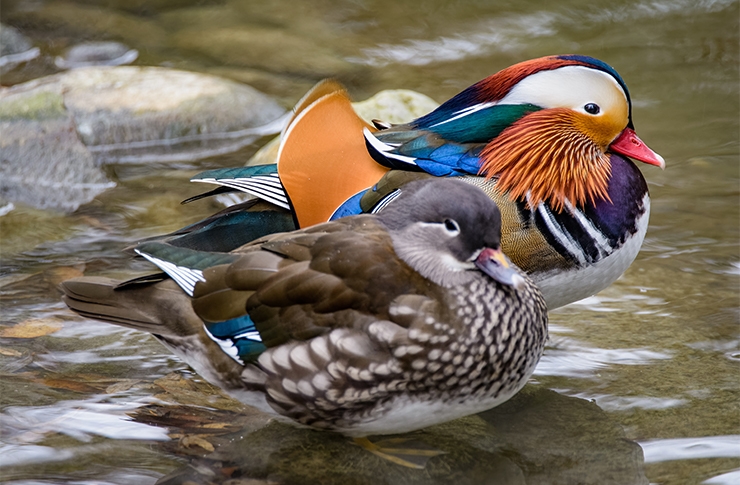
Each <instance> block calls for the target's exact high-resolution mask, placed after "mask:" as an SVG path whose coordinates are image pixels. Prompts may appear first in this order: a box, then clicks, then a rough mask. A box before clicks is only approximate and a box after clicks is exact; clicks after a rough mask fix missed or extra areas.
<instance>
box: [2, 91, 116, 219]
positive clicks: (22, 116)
mask: <svg viewBox="0 0 740 485" xmlns="http://www.w3.org/2000/svg"><path fill="white" fill-rule="evenodd" d="M0 132H2V133H3V137H2V142H0V196H2V197H4V198H5V199H7V200H8V201H16V202H23V203H26V204H28V205H32V206H34V207H38V208H41V209H58V210H62V211H73V210H75V209H77V207H79V206H80V204H84V203H86V202H89V201H90V200H92V198H93V197H95V196H96V195H97V194H99V193H100V192H102V191H104V190H105V189H107V188H109V187H112V186H114V185H115V184H113V183H112V182H110V181H109V180H108V179H107V177H106V176H105V175H104V174H103V172H102V171H101V170H100V169H99V168H98V167H97V166H96V164H95V162H94V160H93V156H92V154H91V153H90V152H89V151H88V150H87V148H86V147H85V145H83V144H82V142H81V141H80V139H79V137H78V136H77V132H76V130H75V124H74V121H73V119H72V116H71V115H70V113H69V112H68V111H67V110H66V109H65V107H64V99H63V95H62V89H61V86H59V85H53V84H52V85H43V86H39V87H35V88H31V89H28V86H26V89H22V88H20V89H9V90H4V91H2V92H0Z"/></svg>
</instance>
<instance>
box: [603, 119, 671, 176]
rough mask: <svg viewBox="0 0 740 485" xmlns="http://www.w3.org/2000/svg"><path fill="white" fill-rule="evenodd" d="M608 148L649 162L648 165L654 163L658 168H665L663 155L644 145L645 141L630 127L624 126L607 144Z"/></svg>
mask: <svg viewBox="0 0 740 485" xmlns="http://www.w3.org/2000/svg"><path fill="white" fill-rule="evenodd" d="M609 148H611V149H612V150H614V151H615V152H617V153H621V154H622V155H627V156H628V157H631V158H634V159H635V160H639V161H641V162H645V163H649V164H650V165H656V166H658V167H660V168H665V160H663V157H661V156H660V155H658V154H657V153H655V152H654V151H652V150H651V149H650V148H649V147H648V146H647V145H645V142H643V141H642V140H640V138H639V137H638V136H637V133H635V130H633V129H631V128H625V129H624V130H623V131H622V133H620V134H619V136H618V137H617V139H616V140H614V141H613V142H612V144H611V145H609Z"/></svg>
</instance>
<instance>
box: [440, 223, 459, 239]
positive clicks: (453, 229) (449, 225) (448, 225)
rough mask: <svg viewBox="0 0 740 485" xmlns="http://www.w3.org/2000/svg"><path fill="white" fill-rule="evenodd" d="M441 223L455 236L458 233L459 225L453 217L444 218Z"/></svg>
mask: <svg viewBox="0 0 740 485" xmlns="http://www.w3.org/2000/svg"><path fill="white" fill-rule="evenodd" d="M443 224H444V225H445V229H446V230H447V232H448V233H450V234H454V235H455V236H457V235H458V234H460V225H459V224H458V223H457V221H456V220H455V219H445V220H444V223H443Z"/></svg>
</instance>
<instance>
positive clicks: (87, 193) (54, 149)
mask: <svg viewBox="0 0 740 485" xmlns="http://www.w3.org/2000/svg"><path fill="white" fill-rule="evenodd" d="M284 111H285V110H284V109H283V108H282V107H281V106H279V105H278V104H277V103H276V102H275V101H273V100H272V99H270V98H268V97H267V96H265V95H263V94H261V93H259V92H258V91H256V90H254V89H252V88H250V87H249V86H245V85H241V84H238V83H235V82H232V81H228V80H224V79H220V78H217V77H214V76H208V75H203V74H196V73H190V72H184V71H176V70H171V69H164V68H157V67H92V68H81V69H75V70H73V71H69V72H67V73H63V74H58V75H55V76H50V77H47V78H42V79H39V80H35V81H31V82H28V83H25V84H21V85H18V86H14V87H12V88H6V89H0V130H2V133H3V137H2V141H1V142H0V195H2V196H3V197H5V198H6V199H7V200H8V201H10V202H12V201H20V202H24V203H26V204H29V205H32V206H35V207H39V208H54V209H59V210H63V211H73V210H75V209H76V208H77V207H78V206H79V205H80V204H83V203H86V202H88V201H90V200H91V199H92V198H93V197H95V196H96V195H97V194H98V193H100V192H101V191H103V190H105V189H106V188H108V187H111V186H113V185H114V184H113V183H112V182H110V181H109V180H108V179H107V177H106V176H105V175H104V173H103V171H102V170H101V169H100V165H102V164H104V163H123V162H133V163H144V162H152V161H157V162H159V161H165V162H167V161H179V160H197V159H200V158H204V157H207V156H213V155H216V154H221V153H229V152H232V151H235V150H237V149H239V148H241V147H243V146H245V145H247V144H249V143H251V142H253V141H254V140H255V139H257V138H259V137H261V136H263V135H264V134H270V133H276V132H278V131H279V130H280V128H281V125H280V123H279V122H277V123H272V124H271V122H275V121H276V120H279V119H280V117H281V116H282V115H283V113H284ZM265 125H268V126H265Z"/></svg>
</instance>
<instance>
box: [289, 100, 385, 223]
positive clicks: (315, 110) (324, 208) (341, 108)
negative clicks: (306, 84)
mask: <svg viewBox="0 0 740 485" xmlns="http://www.w3.org/2000/svg"><path fill="white" fill-rule="evenodd" d="M363 128H368V129H369V130H371V131H376V130H375V128H374V127H372V126H370V125H368V124H367V123H365V121H363V120H362V118H360V117H359V116H358V115H357V113H355V110H354V109H353V108H352V103H351V102H350V100H349V98H348V97H347V94H346V92H344V91H336V92H332V93H330V94H326V95H324V96H322V97H320V98H319V99H317V100H316V101H314V102H313V104H311V105H310V106H308V107H306V108H305V109H303V110H302V111H301V112H300V113H298V115H297V116H296V118H295V119H294V120H293V122H292V123H291V124H290V125H289V126H288V128H287V129H286V131H285V133H284V134H283V141H282V142H281V146H280V152H279V154H278V174H279V175H280V181H281V182H282V184H283V187H285V191H286V192H287V193H288V196H289V197H290V200H291V203H292V204H293V208H294V210H295V213H296V217H297V219H298V223H299V225H300V227H308V226H312V225H314V224H318V223H321V222H326V221H327V220H329V217H331V215H332V214H333V213H334V211H335V210H336V208H337V207H339V205H341V204H342V203H343V202H344V201H345V200H347V199H348V198H350V197H351V196H353V195H355V194H356V193H358V192H360V191H361V190H365V189H367V188H369V187H372V186H373V185H375V183H376V182H377V181H378V180H380V178H381V177H382V176H383V174H385V172H386V171H388V169H387V168H385V167H383V166H381V165H379V164H378V163H377V162H375V160H373V159H372V157H371V156H370V155H369V154H368V152H367V148H366V147H365V138H364V136H363V134H362V130H363Z"/></svg>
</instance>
